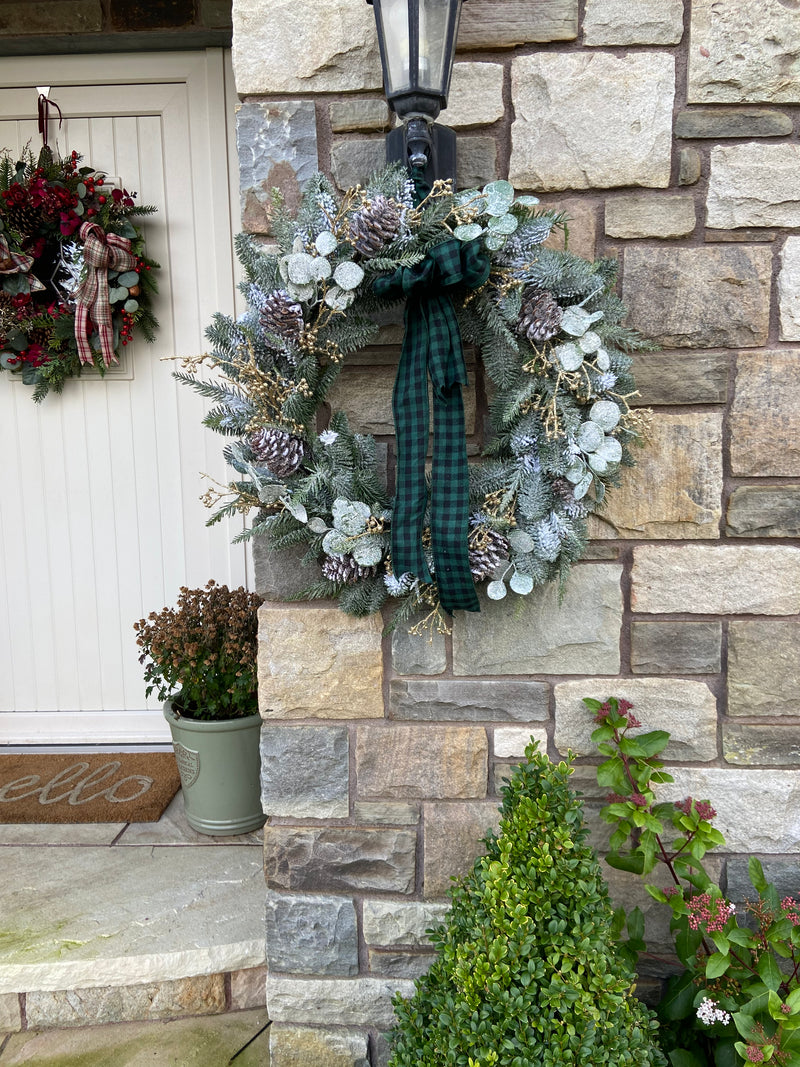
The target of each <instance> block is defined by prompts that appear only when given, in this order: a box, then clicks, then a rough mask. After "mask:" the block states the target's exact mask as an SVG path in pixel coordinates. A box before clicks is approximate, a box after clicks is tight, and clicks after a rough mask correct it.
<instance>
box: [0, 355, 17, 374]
mask: <svg viewBox="0 0 800 1067" xmlns="http://www.w3.org/2000/svg"><path fill="white" fill-rule="evenodd" d="M12 360H13V362H12ZM18 362H19V356H18V355H17V354H16V352H0V367H2V368H3V370H11V369H12V368H13V367H15V366H16V365H17V364H18Z"/></svg>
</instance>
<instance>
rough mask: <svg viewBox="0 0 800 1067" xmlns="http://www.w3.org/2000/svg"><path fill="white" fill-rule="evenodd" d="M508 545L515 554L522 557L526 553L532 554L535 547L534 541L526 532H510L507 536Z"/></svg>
mask: <svg viewBox="0 0 800 1067" xmlns="http://www.w3.org/2000/svg"><path fill="white" fill-rule="evenodd" d="M508 543H509V544H510V545H511V547H512V548H513V549H514V551H515V552H519V553H520V555H523V556H524V555H525V554H526V553H528V552H533V550H534V548H535V547H536V543H535V541H534V540H533V538H532V537H531V535H530V534H529V533H528V532H527V531H526V530H511V532H510V533H509V535H508Z"/></svg>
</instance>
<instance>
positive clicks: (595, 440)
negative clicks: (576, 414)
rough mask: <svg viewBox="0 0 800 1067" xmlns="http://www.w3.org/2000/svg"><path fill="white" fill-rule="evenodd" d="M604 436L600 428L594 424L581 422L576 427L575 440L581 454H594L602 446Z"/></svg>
mask: <svg viewBox="0 0 800 1067" xmlns="http://www.w3.org/2000/svg"><path fill="white" fill-rule="evenodd" d="M604 436H605V435H604V434H603V430H602V427H600V426H598V425H597V423H596V422H582V423H581V424H580V426H579V427H578V432H577V434H576V435H575V440H576V442H577V444H578V448H580V450H581V452H594V451H595V449H596V448H599V447H600V445H601V444H602V441H603V437H604Z"/></svg>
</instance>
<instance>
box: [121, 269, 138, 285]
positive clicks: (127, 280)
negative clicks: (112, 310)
mask: <svg viewBox="0 0 800 1067" xmlns="http://www.w3.org/2000/svg"><path fill="white" fill-rule="evenodd" d="M117 282H118V283H119V284H120V285H124V286H126V287H127V288H128V289H130V287H131V286H132V285H138V284H139V275H138V273H137V272H136V271H135V270H126V271H125V273H124V274H120V276H119V277H118V278H117Z"/></svg>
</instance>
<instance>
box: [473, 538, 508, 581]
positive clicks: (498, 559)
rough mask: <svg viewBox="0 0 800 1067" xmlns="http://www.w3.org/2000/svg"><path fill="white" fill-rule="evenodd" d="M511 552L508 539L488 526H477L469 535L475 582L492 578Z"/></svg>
mask: <svg viewBox="0 0 800 1067" xmlns="http://www.w3.org/2000/svg"><path fill="white" fill-rule="evenodd" d="M510 551H511V545H510V544H509V543H508V538H507V537H504V536H503V535H502V534H500V533H498V532H497V531H496V530H492V529H490V528H489V527H488V526H475V527H474V528H473V530H472V532H471V533H470V535H469V569H470V571H471V572H472V577H473V578H474V579H475V581H476V582H480V581H483V579H484V578H491V576H492V575H493V574H494V572H495V570H496V569H497V568H498V566H499V565H500V564H501V563H502V562H503V560H505V559H508V554H509V552H510Z"/></svg>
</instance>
